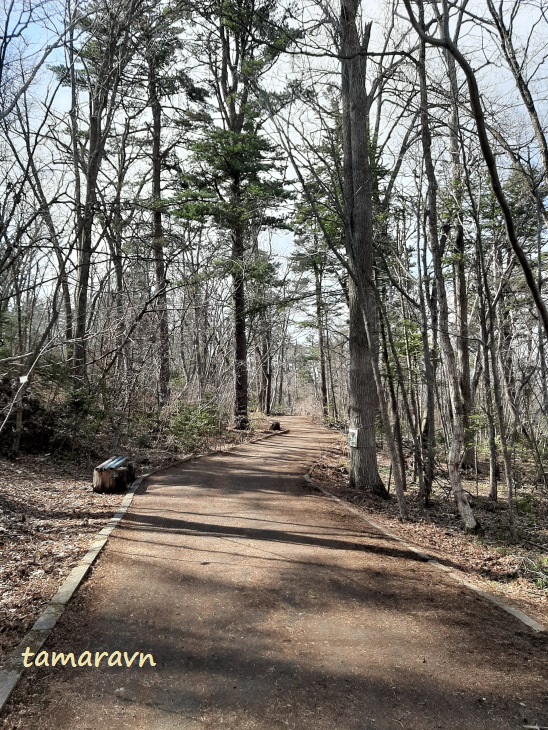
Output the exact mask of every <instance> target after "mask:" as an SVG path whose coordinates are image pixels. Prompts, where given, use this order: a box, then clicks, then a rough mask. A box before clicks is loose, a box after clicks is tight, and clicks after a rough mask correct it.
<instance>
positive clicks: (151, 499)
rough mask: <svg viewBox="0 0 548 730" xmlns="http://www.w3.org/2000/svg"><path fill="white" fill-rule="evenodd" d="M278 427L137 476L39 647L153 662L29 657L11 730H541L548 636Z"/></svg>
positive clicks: (297, 423) (320, 442)
mask: <svg viewBox="0 0 548 730" xmlns="http://www.w3.org/2000/svg"><path fill="white" fill-rule="evenodd" d="M282 422H283V425H284V426H289V428H290V429H291V432H290V433H289V434H288V435H284V436H278V437H276V438H273V439H269V440H267V441H264V442H261V443H258V444H255V445H250V446H245V447H241V448H238V449H237V450H235V451H233V452H230V453H225V454H220V455H216V456H212V457H207V458H204V459H200V460H197V461H195V462H190V463H187V464H184V465H182V466H180V467H178V468H172V469H170V470H168V471H165V472H163V473H161V474H158V475H156V476H154V477H151V478H150V480H149V481H148V482H147V483H145V488H144V490H143V491H142V493H140V494H138V495H137V496H136V498H135V500H134V503H133V505H132V507H131V509H130V510H129V512H128V514H127V516H126V518H125V519H124V520H123V522H122V523H121V525H120V527H119V528H118V529H116V530H115V532H114V533H113V535H112V537H111V539H110V540H109V543H108V545H107V547H106V549H105V551H104V553H103V554H102V556H101V557H100V558H99V561H98V564H97V566H96V567H95V568H94V570H93V574H92V577H91V578H90V579H89V580H88V581H87V582H86V583H85V585H84V586H82V588H81V589H80V590H79V592H78V594H77V596H76V597H75V599H74V600H73V602H72V603H71V604H70V606H69V607H68V609H67V611H66V613H65V615H64V616H63V618H62V620H61V621H60V623H59V624H58V626H57V627H56V629H55V630H54V632H53V634H52V636H51V638H50V640H49V641H48V643H47V645H46V647H45V648H46V649H48V650H49V651H65V652H68V651H72V652H75V654H76V655H78V654H79V653H81V652H83V651H86V650H89V651H92V652H95V651H107V652H113V651H115V650H120V651H127V652H130V653H133V652H135V651H142V652H149V653H151V654H153V656H154V660H155V661H156V664H157V666H156V667H154V668H152V667H149V666H146V667H143V668H136V667H135V666H134V667H132V668H131V669H128V668H123V669H122V668H119V667H110V668H109V667H107V666H104V665H103V664H102V665H101V667H100V668H98V669H95V668H76V669H72V668H69V667H60V666H58V667H56V668H54V669H53V668H49V669H48V668H45V667H42V668H32V669H31V670H29V671H28V673H27V675H26V676H25V678H24V680H23V681H22V683H21V685H20V686H19V688H18V689H17V691H16V693H15V696H14V698H13V699H12V701H11V704H10V708H9V712H8V713H7V715H6V717H5V720H4V721H5V723H6V725H5V726H6V727H7V728H12V727H21V728H22V727H25V728H32V730H42V729H46V728H67V729H68V728H70V730H73V729H74V728H82V729H88V728H89V729H90V730H91V728H98V727H101V728H106V729H107V730H108V729H110V728H112V729H113V730H114V728H116V729H117V730H118V729H119V728H126V727H127V728H133V729H138V730H140V729H144V728H147V729H149V728H150V729H151V730H168V729H169V730H179V729H183V728H185V729H187V728H188V729H192V730H194V729H196V730H197V729H198V728H200V729H204V728H208V729H210V730H218V729H219V728H231V729H232V730H245V729H246V728H262V729H265V730H266V729H268V730H270V729H272V730H274V729H278V728H279V729H280V730H281V729H282V728H295V730H309V729H310V730H312V729H314V730H358V729H359V730H365V729H369V728H376V729H377V730H379V729H380V728H387V729H388V728H406V729H407V730H411V729H412V728H416V729H417V730H426V729H429V728H463V730H464V729H466V730H472V729H473V728H478V729H479V728H482V729H484V728H493V729H494V728H497V730H500V729H501V728H520V727H522V726H523V725H524V724H525V725H536V724H537V723H538V724H539V725H541V726H542V725H548V651H547V649H548V642H547V639H546V637H543V636H540V635H534V634H533V633H532V632H530V631H529V630H528V629H527V628H526V627H525V626H523V625H522V624H520V623H519V622H518V621H516V620H515V619H513V618H512V617H511V616H509V615H507V614H505V613H504V612H502V611H499V610H498V609H496V608H495V607H493V606H491V605H489V604H487V603H485V602H483V601H482V600H481V599H479V598H478V597H476V596H475V595H474V594H472V593H469V592H467V591H466V590H465V589H463V588H462V587H460V586H459V585H457V584H455V583H453V582H452V581H451V580H450V579H448V578H447V577H445V576H444V575H443V574H441V573H440V572H439V571H438V570H436V569H435V568H433V567H432V566H430V565H428V564H425V563H423V562H421V561H420V560H419V559H418V558H417V556H416V555H414V554H412V553H409V552H407V551H406V550H405V549H403V548H402V547H401V546H398V544H397V543H395V542H393V541H391V540H390V539H389V538H387V537H385V536H383V535H380V534H378V533H375V532H374V531H373V530H371V529H369V528H368V527H367V525H366V524H365V523H364V522H363V521H361V520H360V519H359V518H358V517H355V516H354V515H352V514H348V513H347V512H346V511H345V510H344V509H343V508H342V507H339V506H338V505H336V504H333V503H331V502H330V501H329V500H327V499H326V498H325V497H323V496H320V495H319V494H317V493H315V492H311V491H310V490H308V489H307V488H306V487H305V484H304V481H303V474H304V472H305V470H306V467H307V466H308V465H310V464H311V463H312V462H313V461H314V459H315V458H316V457H317V455H318V452H319V449H320V448H327V447H329V444H330V442H331V440H332V439H333V436H332V435H331V434H330V433H329V432H328V431H326V430H321V431H319V432H318V430H317V429H316V428H315V427H313V426H311V424H309V423H308V422H306V421H305V420H303V419H297V418H291V419H282ZM22 713H25V714H22Z"/></svg>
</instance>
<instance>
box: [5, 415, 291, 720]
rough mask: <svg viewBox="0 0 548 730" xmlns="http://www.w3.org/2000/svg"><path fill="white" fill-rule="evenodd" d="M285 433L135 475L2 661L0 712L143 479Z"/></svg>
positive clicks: (187, 458)
mask: <svg viewBox="0 0 548 730" xmlns="http://www.w3.org/2000/svg"><path fill="white" fill-rule="evenodd" d="M287 433H289V429H283V430H280V431H272V433H266V434H262V435H261V436H260V437H259V438H256V439H251V440H250V441H247V442H246V443H241V444H234V445H233V446H231V447H229V448H228V449H224V450H223V451H221V450H220V449H212V450H211V451H206V452H204V453H203V454H196V455H195V456H186V457H185V458H184V459H178V460H177V461H175V462H174V463H173V464H169V465H167V466H160V467H158V468H157V469H152V470H151V471H149V472H147V473H146V474H143V475H141V476H140V477H138V478H137V479H136V480H135V481H134V482H133V484H132V485H131V487H130V488H129V490H128V491H127V492H126V494H125V496H124V498H123V499H122V501H121V503H120V506H119V507H118V509H117V511H116V512H115V513H114V515H113V516H112V517H111V518H110V519H109V520H108V522H107V523H106V525H105V526H104V527H103V528H102V529H101V530H99V532H98V533H97V534H96V535H95V537H94V538H93V540H92V542H91V546H90V548H89V549H88V551H87V552H86V554H85V555H84V556H83V558H81V559H80V560H79V561H78V563H77V564H76V565H75V566H74V568H72V570H71V571H70V573H69V574H68V576H67V577H66V578H65V580H64V581H63V583H62V584H61V586H60V587H59V588H58V590H57V593H56V594H55V595H54V596H53V598H52V599H51V601H50V602H49V603H48V604H47V606H46V607H45V609H44V610H43V611H42V613H41V614H40V616H39V617H38V619H37V620H36V621H35V623H34V625H33V627H32V628H31V629H30V631H27V633H26V634H25V636H24V637H23V638H22V639H21V641H20V642H19V644H17V646H16V647H15V649H14V650H13V651H12V652H11V653H10V654H9V655H8V656H7V657H6V659H5V660H4V661H3V662H2V664H3V667H2V668H1V669H0V714H1V713H2V711H3V709H4V707H5V706H6V704H7V702H8V700H9V698H10V697H11V694H12V693H13V690H14V689H15V688H16V686H17V684H18V682H19V680H20V679H21V677H22V676H23V673H24V671H25V666H24V665H23V661H22V658H21V656H22V654H23V652H24V650H25V649H26V648H27V647H28V648H29V649H30V651H31V652H33V653H34V654H36V653H38V651H40V649H41V648H42V646H43V645H44V643H45V641H46V639H47V638H48V636H49V635H50V634H51V632H52V630H53V628H54V627H55V625H56V623H57V621H59V619H60V618H61V616H62V615H63V612H64V610H65V608H66V606H67V604H68V602H69V601H70V599H71V598H72V596H73V595H74V593H75V592H76V590H77V589H78V587H79V586H80V584H81V583H82V581H83V580H84V578H85V577H86V575H87V574H88V572H89V569H90V568H91V566H92V565H93V563H94V562H95V560H96V559H97V557H98V556H99V553H100V552H101V550H102V549H103V547H104V546H105V545H106V542H107V540H108V538H109V536H110V535H111V533H112V532H113V531H114V530H115V528H116V527H117V525H118V524H119V523H120V521H121V520H122V518H123V517H124V515H125V514H126V512H127V511H128V509H129V507H130V505H131V503H132V501H133V498H134V496H135V492H136V491H137V490H138V489H139V487H140V486H141V484H142V483H143V482H144V481H145V479H148V478H149V477H151V476H153V475H154V474H157V473H158V472H160V471H163V470H164V469H171V468H172V467H174V466H178V465H179V464H183V463H185V462H187V461H193V460H194V459H202V458H203V457H204V456H213V455H214V454H221V453H225V452H226V451H232V450H233V449H237V448H240V447H241V446H247V444H255V443H258V442H259V441H264V440H265V439H268V438H271V437H272V436H280V435H284V434H287Z"/></svg>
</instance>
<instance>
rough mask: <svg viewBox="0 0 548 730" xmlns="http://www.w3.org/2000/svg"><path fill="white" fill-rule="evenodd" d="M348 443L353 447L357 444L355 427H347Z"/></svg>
mask: <svg viewBox="0 0 548 730" xmlns="http://www.w3.org/2000/svg"><path fill="white" fill-rule="evenodd" d="M348 445H349V446H352V447H353V448H354V449H355V448H357V446H358V429H357V428H349V429H348Z"/></svg>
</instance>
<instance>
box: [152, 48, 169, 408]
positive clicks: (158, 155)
mask: <svg viewBox="0 0 548 730" xmlns="http://www.w3.org/2000/svg"><path fill="white" fill-rule="evenodd" d="M148 88H149V97H150V107H151V111H152V205H153V213H152V215H153V222H152V251H153V256H154V271H155V276H156V291H157V297H156V313H157V317H158V359H159V362H160V368H159V373H158V405H159V406H160V408H162V407H163V406H165V405H166V403H167V402H168V399H169V380H170V357H169V322H168V310H167V291H166V289H167V279H166V266H165V257H164V240H165V239H164V229H163V221H162V202H161V196H162V179H161V178H162V152H161V148H160V143H161V137H162V106H161V103H160V98H159V94H158V79H157V77H156V67H155V58H154V57H151V58H149V60H148Z"/></svg>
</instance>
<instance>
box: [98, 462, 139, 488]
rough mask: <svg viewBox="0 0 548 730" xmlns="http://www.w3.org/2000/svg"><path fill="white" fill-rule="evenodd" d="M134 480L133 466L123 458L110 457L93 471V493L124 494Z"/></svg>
mask: <svg viewBox="0 0 548 730" xmlns="http://www.w3.org/2000/svg"><path fill="white" fill-rule="evenodd" d="M134 480H135V466H134V465H133V464H132V463H131V462H129V461H128V460H127V458H126V457H125V456H111V458H110V459H107V460H106V461H103V463H102V464H99V466H96V467H95V469H94V470H93V491H94V492H98V493H99V494H105V493H112V492H124V491H125V490H126V489H127V488H128V486H129V485H130V484H131V483H132V482H133V481H134Z"/></svg>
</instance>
